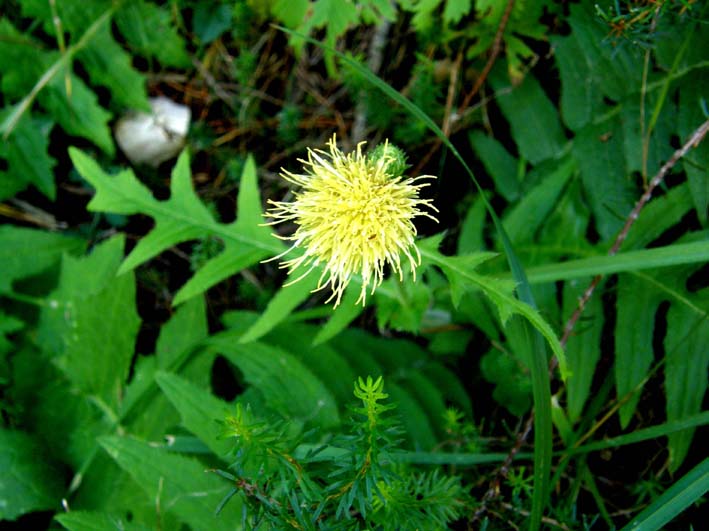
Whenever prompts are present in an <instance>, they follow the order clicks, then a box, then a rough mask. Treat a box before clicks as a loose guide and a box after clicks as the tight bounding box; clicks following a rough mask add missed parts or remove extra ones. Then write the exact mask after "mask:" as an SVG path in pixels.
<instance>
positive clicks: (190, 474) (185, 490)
mask: <svg viewBox="0 0 709 531" xmlns="http://www.w3.org/2000/svg"><path fill="white" fill-rule="evenodd" d="M99 443H100V444H101V446H102V447H103V448H104V450H106V452H107V453H108V455H109V456H111V458H112V459H113V460H114V461H115V462H116V463H118V465H119V466H120V467H121V468H123V469H124V470H125V471H126V472H128V473H129V474H130V475H131V476H132V477H133V478H134V479H135V481H136V483H137V484H138V485H140V487H141V488H142V489H143V490H144V491H145V495H146V496H147V497H148V499H150V500H151V501H152V503H153V505H154V506H155V507H158V508H159V509H158V510H156V511H155V518H156V521H155V522H154V526H155V527H158V528H160V527H162V525H161V512H168V513H173V514H175V515H177V516H178V518H179V519H180V520H182V521H183V522H185V523H186V524H188V525H189V526H190V527H191V528H192V529H194V530H196V531H198V530H205V531H217V530H222V529H224V530H233V529H234V528H235V527H236V525H237V524H236V522H239V521H240V518H239V514H240V503H239V502H238V500H232V501H231V502H230V503H229V504H227V505H226V506H225V507H224V510H223V511H222V512H221V513H220V514H219V515H216V514H215V511H216V509H217V506H218V505H219V502H220V501H221V500H222V499H223V498H224V496H225V495H226V494H227V493H228V492H229V490H230V489H231V487H232V486H231V485H230V484H229V483H228V482H227V481H225V480H224V479H222V478H221V477H219V476H218V475H217V474H214V473H209V472H208V471H206V470H205V466H204V465H203V464H202V463H200V462H198V461H195V460H194V459H190V458H187V457H183V456H181V455H177V454H171V453H168V452H166V451H165V450H162V449H159V448H155V447H154V446H152V445H150V444H148V443H145V442H142V441H139V440H137V439H133V438H129V437H117V436H112V437H102V438H100V439H99Z"/></svg>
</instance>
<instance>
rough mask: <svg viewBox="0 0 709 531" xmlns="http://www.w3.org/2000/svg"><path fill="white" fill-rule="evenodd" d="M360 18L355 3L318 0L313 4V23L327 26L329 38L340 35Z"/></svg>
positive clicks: (318, 25)
mask: <svg viewBox="0 0 709 531" xmlns="http://www.w3.org/2000/svg"><path fill="white" fill-rule="evenodd" d="M358 20H359V13H358V12H357V6H355V5H354V4H353V3H350V2H340V1H339V0H316V1H315V3H314V4H313V15H312V24H313V26H314V27H316V28H322V27H326V28H327V34H328V39H335V38H337V37H339V36H340V35H342V34H343V33H344V32H345V31H347V28H349V26H350V25H351V24H356V23H357V21H358ZM333 42H334V41H333Z"/></svg>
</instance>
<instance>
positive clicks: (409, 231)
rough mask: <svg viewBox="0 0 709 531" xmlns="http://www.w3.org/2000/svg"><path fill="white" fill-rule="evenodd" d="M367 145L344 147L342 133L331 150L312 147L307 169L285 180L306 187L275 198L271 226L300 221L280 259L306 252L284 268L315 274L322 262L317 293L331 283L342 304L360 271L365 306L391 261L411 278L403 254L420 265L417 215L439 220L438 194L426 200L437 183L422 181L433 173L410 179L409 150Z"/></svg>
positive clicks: (285, 173)
mask: <svg viewBox="0 0 709 531" xmlns="http://www.w3.org/2000/svg"><path fill="white" fill-rule="evenodd" d="M363 145H364V143H360V144H359V145H358V146H357V148H356V150H355V151H354V152H352V153H348V154H345V153H343V152H342V151H340V149H339V148H338V147H337V143H336V137H335V136H334V135H333V137H332V138H331V139H330V141H329V142H328V151H322V150H319V149H308V159H307V160H302V159H301V160H300V161H301V162H302V163H303V165H304V173H302V174H295V173H291V172H290V171H288V170H285V169H284V170H282V174H281V175H282V177H283V178H284V179H285V180H287V181H288V182H290V183H292V184H294V185H296V186H297V187H299V189H298V190H296V191H295V192H294V196H295V198H294V200H293V201H290V202H286V201H269V203H270V204H271V205H272V208H271V210H269V211H268V213H267V216H268V217H270V218H271V219H272V220H273V221H271V222H270V223H267V225H276V224H279V223H284V222H292V223H295V225H296V226H297V228H296V230H295V232H294V233H293V234H292V235H290V236H279V237H280V238H281V239H283V240H286V241H290V242H292V244H291V247H290V248H289V249H288V250H286V251H285V252H283V253H281V254H280V255H278V256H276V257H274V258H272V260H276V259H280V258H282V257H283V256H285V255H286V254H289V253H290V252H291V251H294V250H296V249H300V250H301V251H302V254H300V255H299V256H296V257H294V258H291V259H288V260H285V261H284V262H283V263H282V264H281V267H283V268H286V269H288V273H289V274H293V273H295V272H296V270H301V274H300V276H298V277H296V278H295V279H293V280H291V281H290V282H291V283H293V282H297V281H298V280H300V279H302V278H304V277H305V276H307V275H308V274H309V273H310V272H311V271H313V270H314V269H316V268H318V267H320V266H322V273H321V274H320V278H319V280H318V285H317V288H316V290H319V289H323V288H327V287H329V288H330V289H331V290H332V295H331V296H330V297H329V299H328V302H330V301H332V300H334V301H335V306H337V305H338V304H339V303H340V301H341V299H342V295H343V293H344V291H345V288H347V286H348V285H349V283H350V282H351V281H352V280H353V278H354V277H355V276H356V275H359V277H360V278H361V282H362V286H361V288H360V294H359V298H358V300H357V304H359V303H360V302H361V303H362V304H363V305H364V304H365V302H366V297H367V292H368V291H369V292H370V294H373V293H374V291H375V290H376V288H377V287H378V286H379V285H381V283H382V281H383V279H384V270H385V266H386V265H388V266H389V267H390V268H391V269H392V271H393V272H394V273H396V274H398V275H399V278H400V279H403V275H404V270H403V265H402V259H401V255H403V256H404V257H405V259H406V260H407V261H408V263H409V264H410V266H411V272H412V275H413V277H414V279H415V278H416V267H417V266H419V265H420V264H421V255H420V253H419V251H418V249H417V247H416V243H415V236H416V227H415V226H414V223H413V221H412V220H413V219H414V218H415V217H417V216H425V217H428V218H431V219H433V220H434V221H437V220H436V218H435V217H434V216H433V215H432V214H431V213H430V211H436V208H435V207H434V206H433V205H432V204H431V203H432V201H431V200H430V199H421V198H420V197H419V191H420V190H421V189H422V188H424V187H426V186H428V184H429V183H422V182H420V181H422V180H425V179H433V178H434V177H433V176H430V175H423V176H419V177H415V178H412V177H405V176H403V175H402V173H403V171H404V170H405V167H406V166H405V163H403V159H402V153H401V151H400V150H398V149H397V148H394V147H393V146H389V144H388V142H385V143H384V144H383V147H381V148H379V149H378V150H376V153H373V155H371V156H368V155H366V154H364V153H363V152H362V147H363Z"/></svg>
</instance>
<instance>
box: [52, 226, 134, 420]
mask: <svg viewBox="0 0 709 531" xmlns="http://www.w3.org/2000/svg"><path fill="white" fill-rule="evenodd" d="M122 254H123V238H122V237H116V238H113V239H111V240H108V241H107V242H105V243H103V244H102V245H100V246H99V247H97V248H96V249H95V250H94V252H93V253H92V254H91V255H89V256H88V257H86V258H80V259H73V258H71V257H69V256H65V257H64V260H63V264H62V269H63V270H62V274H61V276H60V280H59V284H58V286H57V289H56V290H55V291H54V292H53V293H52V294H50V298H49V304H47V305H46V306H44V307H43V308H42V313H41V320H40V329H39V336H40V340H41V342H42V343H43V345H44V346H45V349H46V350H47V352H49V353H51V355H52V357H53V359H54V361H55V363H56V364H57V366H59V368H60V369H61V370H62V371H63V372H64V374H65V375H66V377H67V378H68V379H69V380H70V381H72V382H73V383H74V384H75V385H76V386H77V387H78V388H79V389H81V390H82V391H83V392H84V393H86V394H88V395H93V396H94V397H95V398H97V399H100V400H101V401H103V402H104V403H106V404H107V405H109V406H110V407H113V408H115V407H116V406H117V405H118V403H119V402H120V397H121V395H122V393H121V390H122V387H123V384H124V382H125V381H126V379H127V377H128V372H129V369H130V365H131V360H132V359H133V351H134V346H135V338H136V335H137V333H138V326H139V324H140V319H139V317H138V314H137V311H136V305H135V279H134V277H133V275H132V274H129V275H124V276H122V277H120V278H117V279H114V278H113V277H114V276H115V273H116V269H117V267H118V263H119V261H120V258H121V256H122Z"/></svg>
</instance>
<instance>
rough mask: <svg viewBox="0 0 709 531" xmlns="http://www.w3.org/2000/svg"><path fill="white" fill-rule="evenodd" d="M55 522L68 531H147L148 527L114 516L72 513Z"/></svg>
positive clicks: (58, 518) (81, 512)
mask: <svg viewBox="0 0 709 531" xmlns="http://www.w3.org/2000/svg"><path fill="white" fill-rule="evenodd" d="M54 518H55V519H56V520H57V522H59V523H60V524H61V525H63V526H64V528H66V529H68V530H69V531H108V530H115V531H149V530H150V528H149V527H145V526H142V525H140V524H136V523H135V522H130V521H128V520H127V519H126V518H123V517H121V516H119V515H116V514H110V513H100V512H91V511H74V510H72V511H71V512H68V513H63V514H58V515H56V516H55V517H54Z"/></svg>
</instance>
